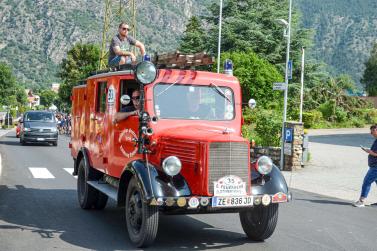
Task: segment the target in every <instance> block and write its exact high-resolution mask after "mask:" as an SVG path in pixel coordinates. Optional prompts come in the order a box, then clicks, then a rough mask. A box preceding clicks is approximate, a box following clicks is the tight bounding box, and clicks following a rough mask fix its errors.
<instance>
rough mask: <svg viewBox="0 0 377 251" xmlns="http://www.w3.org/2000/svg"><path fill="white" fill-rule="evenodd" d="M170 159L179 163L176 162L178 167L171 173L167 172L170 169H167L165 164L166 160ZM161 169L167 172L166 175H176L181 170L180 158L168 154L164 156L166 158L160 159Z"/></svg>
mask: <svg viewBox="0 0 377 251" xmlns="http://www.w3.org/2000/svg"><path fill="white" fill-rule="evenodd" d="M172 159H174V160H175V161H178V163H179V164H178V166H179V169H178V170H176V171H175V172H173V173H169V172H170V169H168V168H167V167H166V165H167V162H168V161H170V160H172ZM162 170H164V172H165V174H167V175H169V176H171V177H174V176H176V175H178V174H179V173H180V172H181V170H182V162H181V160H180V159H179V158H178V157H177V156H169V157H166V158H165V159H164V160H163V161H162Z"/></svg>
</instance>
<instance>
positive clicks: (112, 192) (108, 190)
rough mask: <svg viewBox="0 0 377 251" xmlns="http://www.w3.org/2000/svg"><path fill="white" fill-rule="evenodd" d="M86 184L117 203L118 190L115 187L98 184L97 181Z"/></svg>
mask: <svg viewBox="0 0 377 251" xmlns="http://www.w3.org/2000/svg"><path fill="white" fill-rule="evenodd" d="M88 184H89V185H91V186H92V187H94V188H95V189H97V190H98V191H100V192H102V193H104V194H106V195H107V196H109V198H111V199H113V200H115V201H116V202H118V190H117V189H116V188H115V187H113V186H111V185H109V184H107V183H103V182H101V183H99V182H98V181H88Z"/></svg>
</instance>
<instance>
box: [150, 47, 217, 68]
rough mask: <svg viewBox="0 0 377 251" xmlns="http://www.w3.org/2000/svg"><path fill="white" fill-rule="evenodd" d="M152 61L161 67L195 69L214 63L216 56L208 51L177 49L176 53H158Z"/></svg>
mask: <svg viewBox="0 0 377 251" xmlns="http://www.w3.org/2000/svg"><path fill="white" fill-rule="evenodd" d="M152 62H153V63H154V64H155V65H156V66H157V68H160V69H161V68H169V69H194V68H195V67H197V66H210V65H213V64H214V63H215V58H214V57H212V56H210V55H208V54H207V53H206V52H199V53H195V54H184V53H180V52H179V51H176V52H174V53H166V54H160V55H158V54H156V55H155V57H154V58H153V60H152Z"/></svg>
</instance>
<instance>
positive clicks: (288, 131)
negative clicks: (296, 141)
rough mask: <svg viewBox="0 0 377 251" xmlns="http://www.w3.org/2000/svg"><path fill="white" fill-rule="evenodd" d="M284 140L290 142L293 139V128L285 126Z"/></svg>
mask: <svg viewBox="0 0 377 251" xmlns="http://www.w3.org/2000/svg"><path fill="white" fill-rule="evenodd" d="M284 141H285V142H288V143H290V142H292V141H293V128H285V130H284Z"/></svg>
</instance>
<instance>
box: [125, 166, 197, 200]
mask: <svg viewBox="0 0 377 251" xmlns="http://www.w3.org/2000/svg"><path fill="white" fill-rule="evenodd" d="M149 168H150V179H149V174H148V169H147V166H146V163H145V161H143V160H135V161H132V162H131V163H129V164H128V165H127V166H126V167H125V169H124V171H123V174H122V177H121V181H120V184H119V189H118V201H119V204H120V205H122V203H124V202H125V195H126V194H127V186H128V182H129V181H130V179H131V178H132V176H135V177H136V179H137V180H138V183H139V185H140V186H141V188H142V191H143V195H144V199H145V200H147V201H149V200H151V199H153V198H166V197H178V196H190V195H191V190H190V188H189V186H188V184H187V182H186V180H185V179H184V178H183V176H182V175H180V174H178V175H176V176H174V177H170V176H168V175H166V174H165V173H163V172H161V171H159V170H158V169H157V168H156V167H155V166H154V165H151V164H149Z"/></svg>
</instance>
